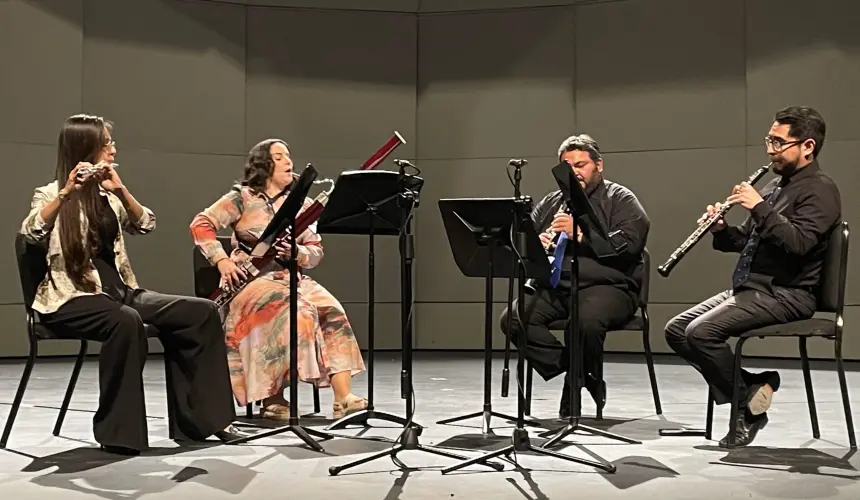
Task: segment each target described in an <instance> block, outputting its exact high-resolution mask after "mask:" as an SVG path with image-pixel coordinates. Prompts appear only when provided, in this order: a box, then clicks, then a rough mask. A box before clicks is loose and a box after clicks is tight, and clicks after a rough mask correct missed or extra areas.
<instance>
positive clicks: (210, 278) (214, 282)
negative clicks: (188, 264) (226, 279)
mask: <svg viewBox="0 0 860 500" xmlns="http://www.w3.org/2000/svg"><path fill="white" fill-rule="evenodd" d="M231 239H232V237H231V236H219V237H218V241H219V242H220V243H221V246H222V247H224V251H225V252H227V254H228V255H229V254H230V252H232V251H233V243H232V241H231ZM192 251H193V254H194V257H193V262H194V295H196V296H197V297H202V298H208V297H210V296H211V295H212V294H213V293H215V290H217V289H218V284H219V283H220V282H221V273H220V272H218V268H217V267H215V266H213V265H212V264H210V263H209V259H207V258H206V257H205V256H204V255H203V254H202V253H201V252H200V249H199V248H197V245H194V248H193V250H192Z"/></svg>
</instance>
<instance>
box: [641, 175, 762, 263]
mask: <svg viewBox="0 0 860 500" xmlns="http://www.w3.org/2000/svg"><path fill="white" fill-rule="evenodd" d="M771 165H773V163H769V164H767V165H764V166H763V167H761V168H759V169H758V170H756V171H755V172H753V174H752V175H751V176H749V179H747V183H748V184H749V185H750V186H754V185H755V183H757V182H758V181H759V180H761V178H762V177H764V174H766V173H767V171H768V170H770V167H771ZM733 206H734V205H723V206H722V207H720V209H719V210H718V211H717V212H716V213H714V215H712V216H710V217H708V218H707V219H705V220H704V221H702V223H701V224H699V227H697V228H696V230H695V231H693V234H691V235H690V236H689V237H687V239H686V240H684V242H683V243H681V246H679V247H678V248H677V249H676V250H675V251H674V252H672V255H670V256H669V258H668V259H667V260H666V262H665V263H664V264H663V265H662V266H660V267H658V268H657V272H658V273H660V276H663V277H664V278H665V277H667V276H669V273H671V272H672V269H673V268H674V267H675V266H676V265H677V264H678V262H680V261H681V259H682V258H684V256H685V255H687V252H689V251H690V249H691V248H693V247H694V246H696V243H698V242H699V241H700V240H701V239H702V237H704V236H705V234H706V233H707V232H708V231H710V229H711V228H712V227H713V226H714V224H716V223H717V221H719V220H720V219H722V218H723V217H724V216H725V215H726V212H728V211H729V209H731V208H732V207H733Z"/></svg>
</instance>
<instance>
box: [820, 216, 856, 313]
mask: <svg viewBox="0 0 860 500" xmlns="http://www.w3.org/2000/svg"><path fill="white" fill-rule="evenodd" d="M848 233H849V231H848V223H847V222H844V221H843V222H842V223H841V224H840V225H838V226H836V227H835V228H833V231H831V232H830V238H829V239H828V241H827V249H826V250H825V253H824V265H823V267H822V269H821V281H820V283H819V285H818V310H819V311H822V312H832V313H838V314H841V313H842V308H843V306H844V305H845V279H846V275H847V274H848Z"/></svg>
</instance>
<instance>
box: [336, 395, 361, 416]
mask: <svg viewBox="0 0 860 500" xmlns="http://www.w3.org/2000/svg"><path fill="white" fill-rule="evenodd" d="M366 408H367V400H366V399H364V398H360V397H358V396H356V395H355V394H348V395H347V396H346V398H344V400H343V401H341V402H337V401H335V402H334V404H333V405H332V417H333V418H334V419H335V420H337V419H340V418H343V417H345V416H347V415H349V414H351V413H355V412H357V411H361V410H364V409H366Z"/></svg>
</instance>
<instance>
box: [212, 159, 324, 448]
mask: <svg viewBox="0 0 860 500" xmlns="http://www.w3.org/2000/svg"><path fill="white" fill-rule="evenodd" d="M317 175H318V173H317V171H316V169H315V168H314V167H313V166H312V165H310V164H308V166H307V167H306V168H305V169H304V170H303V171H302V174H301V175H300V176H299V178H298V179H297V180H295V181H293V182H295V183H296V185H295V186H294V187H293V188H292V189H291V190H290V193H289V194H288V195H287V199H286V200H284V203H283V204H282V205H281V209H279V210H278V213H277V218H278V219H279V220H278V224H281V230H280V231H275V230H272V231H269V227H267V228H266V231H264V234H263V237H261V238H260V242H259V243H258V244H257V245H256V246H255V247H254V251H255V252H257V251H258V249H260V248H262V247H261V244H264V243H266V242H268V245H269V246H271V243H272V242H273V241H274V239H275V238H276V237H277V235H278V234H279V233H280V232H282V231H283V230H284V229H289V238H288V239H287V242H288V243H289V245H290V258H289V259H288V260H287V262H286V263H287V268H288V270H289V272H290V419H289V423H288V424H287V425H285V426H282V427H276V428H274V429H270V430H266V431H262V432H258V433H255V434H253V435H251V436H245V437H241V438H239V439H234V440H232V441H229V442H228V443H227V444H240V443H244V442H247V441H254V440H256V439H261V438H264V437H269V436H274V435H276V434H282V433H284V432H292V433H293V434H295V435H296V436H298V437H299V438H300V439H301V440H302V441H304V442H305V444H307V445H308V447H310V448H311V449H312V450H315V451H319V452H323V451H325V450H323V447H322V446H320V444H319V443H318V442H316V441H314V440H313V439H312V438H311V436H316V437H318V438H320V439H322V440H327V439H332V438H333V437H334V436H332V435H331V434H326V433H324V432H320V431H318V430H315V429H306V428H304V427H302V426H301V425H300V424H299V362H298V348H297V347H298V345H299V339H298V330H299V304H298V294H299V292H298V285H299V277H298V265H297V262H298V261H297V258H298V247H297V246H296V236H298V235H296V234H295V231H293V228H295V226H296V216H297V215H298V213H299V210H301V208H302V205H303V203H304V201H305V198H306V197H307V195H308V192H309V191H310V189H311V186H312V185H313V181H314V180H315V179H316V178H317ZM284 207H287V208H284ZM281 217H283V218H281ZM272 222H275V220H274V219H273V221H272ZM271 225H272V224H271V223H270V224H269V226H271ZM264 240H265V241H264ZM264 246H265V245H264ZM267 248H268V247H266V248H264V249H262V250H259V251H262V252H265V250H266V249H267Z"/></svg>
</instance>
